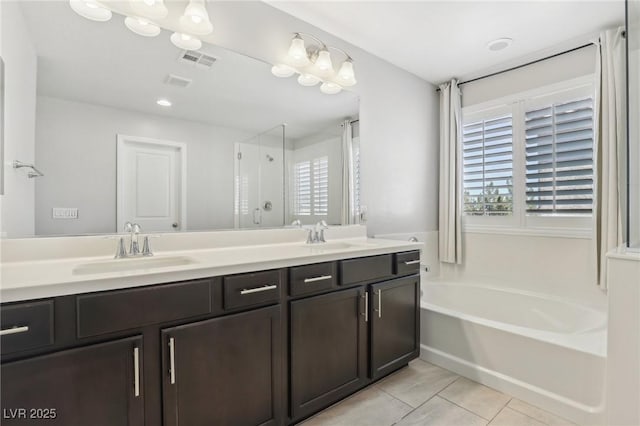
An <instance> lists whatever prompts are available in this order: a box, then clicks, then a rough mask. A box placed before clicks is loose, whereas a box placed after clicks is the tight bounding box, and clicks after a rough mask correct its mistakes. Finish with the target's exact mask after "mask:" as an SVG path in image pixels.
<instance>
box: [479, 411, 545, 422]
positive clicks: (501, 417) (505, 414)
mask: <svg viewBox="0 0 640 426" xmlns="http://www.w3.org/2000/svg"><path fill="white" fill-rule="evenodd" d="M543 425H544V423H541V422H539V421H537V420H536V419H533V418H531V417H529V416H526V415H524V414H522V413H520V412H518V411H515V410H512V409H511V408H509V407H505V408H504V410H502V411H500V413H498V415H497V416H496V418H495V419H493V420H492V421H491V423H489V426H543Z"/></svg>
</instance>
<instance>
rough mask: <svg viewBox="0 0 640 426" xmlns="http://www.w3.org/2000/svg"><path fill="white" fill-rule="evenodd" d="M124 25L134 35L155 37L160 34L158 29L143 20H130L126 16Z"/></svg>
mask: <svg viewBox="0 0 640 426" xmlns="http://www.w3.org/2000/svg"><path fill="white" fill-rule="evenodd" d="M124 24H125V25H126V26H127V28H129V29H130V30H131V31H133V32H134V33H136V34H138V35H141V36H144V37H155V36H157V35H158V34H160V27H159V26H157V25H155V24H152V23H151V22H149V21H148V20H146V19H145V18H132V17H130V16H127V17H126V18H125V20H124Z"/></svg>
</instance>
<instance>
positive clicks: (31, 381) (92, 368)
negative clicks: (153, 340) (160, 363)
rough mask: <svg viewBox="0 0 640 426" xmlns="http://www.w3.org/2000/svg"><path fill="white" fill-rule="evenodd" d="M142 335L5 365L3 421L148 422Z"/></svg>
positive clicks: (74, 425) (71, 425) (82, 425)
mask: <svg viewBox="0 0 640 426" xmlns="http://www.w3.org/2000/svg"><path fill="white" fill-rule="evenodd" d="M142 371H143V369H142V338H141V337H131V338H126V339H120V340H116V341H113V342H109V343H102V344H95V345H90V346H86V347H82V348H78V349H70V350H66V351H61V352H57V353H54V354H51V355H43V356H38V357H35V358H30V359H27V360H23V361H16V362H11V363H6V364H3V365H2V410H3V411H2V424H3V425H6V426H10V425H33V424H47V425H60V426H86V425H92V426H101V425H104V426H113V425H122V426H127V425H130V426H134V425H135V426H142V425H143V424H144V401H143V398H144V395H143V394H142V388H143V387H142V380H143V378H142Z"/></svg>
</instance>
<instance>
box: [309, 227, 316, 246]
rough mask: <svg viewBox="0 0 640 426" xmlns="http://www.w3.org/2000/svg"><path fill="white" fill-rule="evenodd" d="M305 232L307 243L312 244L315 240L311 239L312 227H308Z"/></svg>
mask: <svg viewBox="0 0 640 426" xmlns="http://www.w3.org/2000/svg"><path fill="white" fill-rule="evenodd" d="M308 231H309V232H308V234H307V244H313V243H314V242H315V241H314V239H313V229H311V228H309V229H308Z"/></svg>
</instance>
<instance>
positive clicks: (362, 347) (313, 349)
mask: <svg viewBox="0 0 640 426" xmlns="http://www.w3.org/2000/svg"><path fill="white" fill-rule="evenodd" d="M365 309H366V305H365V289H364V287H356V288H352V289H349V290H342V291H337V292H333V293H329V294H325V295H321V296H314V297H310V298H307V299H302V300H296V301H293V302H291V304H290V351H291V352H290V368H291V373H290V374H291V376H290V377H291V390H290V392H291V416H292V418H293V419H301V418H303V417H305V416H308V415H310V414H312V413H314V412H316V411H318V410H320V409H322V408H324V407H326V406H328V405H330V404H331V403H333V402H336V401H338V400H339V399H341V398H343V397H344V396H346V395H348V394H350V393H352V392H354V391H356V390H357V389H359V388H360V387H362V386H363V385H364V383H365V381H366V379H367V377H366V365H367V325H366V322H365V315H364V314H365Z"/></svg>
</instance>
